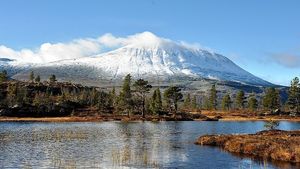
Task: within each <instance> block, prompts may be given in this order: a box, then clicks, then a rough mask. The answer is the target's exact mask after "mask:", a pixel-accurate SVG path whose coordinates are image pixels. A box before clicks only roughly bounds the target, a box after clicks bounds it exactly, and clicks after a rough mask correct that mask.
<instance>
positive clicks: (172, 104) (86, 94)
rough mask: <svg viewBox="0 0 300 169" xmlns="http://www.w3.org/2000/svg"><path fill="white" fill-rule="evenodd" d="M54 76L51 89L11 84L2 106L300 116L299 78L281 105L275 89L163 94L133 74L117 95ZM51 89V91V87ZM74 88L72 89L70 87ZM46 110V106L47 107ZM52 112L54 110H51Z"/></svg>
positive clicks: (0, 96) (0, 95)
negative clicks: (68, 84)
mask: <svg viewBox="0 0 300 169" xmlns="http://www.w3.org/2000/svg"><path fill="white" fill-rule="evenodd" d="M7 80H8V76H7V72H6V71H3V72H1V73H0V83H2V82H5V81H7ZM28 80H29V82H30V83H34V84H37V85H42V86H43V84H42V83H41V78H40V76H39V75H36V76H35V74H34V72H31V73H30V74H29V77H28ZM55 84H59V83H58V82H57V80H56V76H55V75H51V76H50V77H49V80H48V85H47V86H45V85H44V89H43V90H41V88H35V89H33V90H32V89H28V86H26V85H25V86H24V85H23V86H22V85H18V83H15V84H13V83H12V84H9V85H8V86H7V88H6V89H5V92H4V91H3V90H4V89H2V92H0V103H1V104H0V106H1V105H2V107H5V106H8V107H9V106H13V105H14V104H16V103H19V104H24V103H26V104H29V105H33V106H37V107H39V106H45V105H54V103H57V102H59V103H64V104H65V103H74V104H75V103H76V104H79V105H80V106H82V107H94V108H96V109H97V110H98V111H99V112H101V113H111V114H127V116H130V115H131V114H140V115H141V116H142V117H145V116H146V115H147V114H148V115H163V114H169V115H173V116H175V115H176V113H178V112H179V111H189V112H190V111H200V110H203V109H206V110H223V111H231V110H247V111H252V112H257V111H258V110H267V111H275V110H276V109H277V110H280V109H281V110H287V111H289V112H291V113H294V114H299V112H300V84H299V78H298V77H295V78H294V79H293V80H292V81H291V86H290V87H289V90H288V99H287V101H286V102H285V103H282V102H281V98H280V93H279V90H278V89H276V88H274V87H269V88H266V90H265V91H264V93H263V95H262V96H258V95H257V94H255V93H251V94H248V95H246V93H245V92H244V91H243V90H239V91H238V92H237V93H236V94H230V93H225V94H221V95H219V91H217V89H216V85H215V84H213V85H212V86H211V88H210V90H209V92H208V93H206V94H205V95H196V94H191V93H185V94H183V92H182V91H181V89H180V88H179V87H177V86H170V87H168V88H166V89H164V90H163V92H162V91H161V89H160V88H159V87H155V88H154V87H153V86H152V85H150V84H149V82H148V81H146V80H144V79H137V80H135V81H133V80H132V77H131V75H130V74H128V75H127V76H125V78H124V80H123V84H122V86H121V87H120V88H118V91H117V90H116V88H115V87H113V88H112V89H111V90H109V91H103V90H99V89H98V88H96V87H84V88H80V89H79V90H78V87H77V88H76V87H75V88H74V87H71V88H70V87H69V88H68V87H67V88H64V87H61V86H60V87H58V89H57V90H56V89H54V88H53V85H55ZM51 85H52V87H51ZM71 86H72V85H71ZM46 107H47V106H46ZM48 109H50V110H51V106H48Z"/></svg>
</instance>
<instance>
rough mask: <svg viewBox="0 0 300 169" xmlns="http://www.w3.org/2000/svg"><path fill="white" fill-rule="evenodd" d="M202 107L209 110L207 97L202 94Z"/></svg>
mask: <svg viewBox="0 0 300 169" xmlns="http://www.w3.org/2000/svg"><path fill="white" fill-rule="evenodd" d="M202 102H203V104H202V106H203V107H202V108H203V109H206V110H209V109H210V103H209V98H208V97H207V96H204V97H203V99H202Z"/></svg>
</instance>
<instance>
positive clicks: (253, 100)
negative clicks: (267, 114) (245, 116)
mask: <svg viewBox="0 0 300 169" xmlns="http://www.w3.org/2000/svg"><path fill="white" fill-rule="evenodd" d="M248 108H249V109H250V110H251V111H255V110H256V109H257V108H258V101H257V99H256V97H255V95H254V94H251V95H250V97H249V99H248Z"/></svg>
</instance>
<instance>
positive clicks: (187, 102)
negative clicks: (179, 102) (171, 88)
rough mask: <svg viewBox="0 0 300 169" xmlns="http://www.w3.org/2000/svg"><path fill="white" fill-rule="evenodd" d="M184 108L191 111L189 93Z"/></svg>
mask: <svg viewBox="0 0 300 169" xmlns="http://www.w3.org/2000/svg"><path fill="white" fill-rule="evenodd" d="M183 107H184V108H185V109H189V108H190V107H191V95H190V94H189V93H188V94H187V95H186V97H185V99H184V102H183Z"/></svg>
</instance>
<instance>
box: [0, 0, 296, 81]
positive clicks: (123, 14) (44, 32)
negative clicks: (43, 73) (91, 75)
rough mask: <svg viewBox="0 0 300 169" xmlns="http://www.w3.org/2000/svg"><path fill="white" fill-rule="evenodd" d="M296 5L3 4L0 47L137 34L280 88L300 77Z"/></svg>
mask: <svg viewBox="0 0 300 169" xmlns="http://www.w3.org/2000/svg"><path fill="white" fill-rule="evenodd" d="M299 9H300V1H297V0H294V1H293V0H287V1H282V0H272V1H271V0H263V1H262V0H248V1H246V0H244V1H242V0H226V1H220V0H206V1H202V0H107V1H104V0H102V1H101V0H85V1H83V0H26V1H21V0H1V1H0V45H3V46H6V47H9V48H11V49H14V50H21V49H24V48H28V49H35V48H37V47H39V46H40V45H41V44H43V43H48V42H49V43H58V42H69V41H72V40H73V39H78V38H96V37H99V36H101V35H103V34H105V33H111V34H113V35H114V36H120V37H124V36H127V35H132V34H136V33H139V32H144V31H150V32H153V33H154V34H156V35H158V36H161V37H165V38H169V39H172V40H177V41H182V40H183V41H186V42H190V43H199V44H201V45H202V46H205V47H208V48H211V49H213V50H214V51H216V52H218V53H221V54H223V55H225V56H227V57H228V58H230V59H232V60H233V61H234V62H235V63H237V64H238V65H239V66H241V67H242V68H244V69H246V70H247V71H249V72H251V73H253V74H254V75H257V76H259V77H261V78H263V79H266V80H268V81H271V82H273V83H276V84H284V85H288V84H289V82H290V80H291V79H292V78H293V77H295V76H300V22H299V18H300V10H299Z"/></svg>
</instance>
